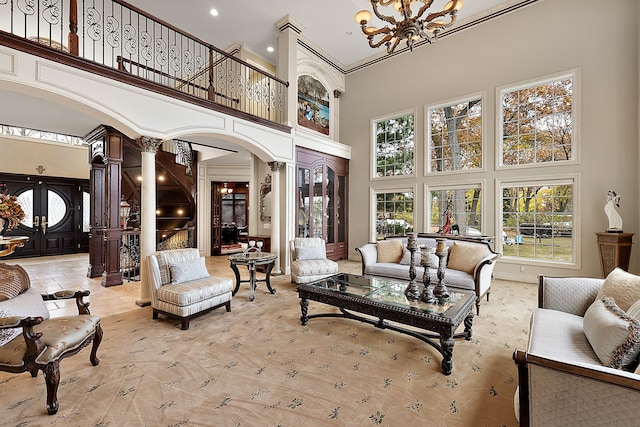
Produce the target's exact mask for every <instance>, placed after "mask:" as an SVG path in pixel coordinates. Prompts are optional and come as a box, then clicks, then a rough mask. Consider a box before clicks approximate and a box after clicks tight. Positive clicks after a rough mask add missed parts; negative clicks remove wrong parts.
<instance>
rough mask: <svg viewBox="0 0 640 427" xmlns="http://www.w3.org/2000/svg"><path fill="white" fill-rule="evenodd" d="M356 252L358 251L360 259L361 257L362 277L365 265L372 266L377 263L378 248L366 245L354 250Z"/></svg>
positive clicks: (372, 244)
mask: <svg viewBox="0 0 640 427" xmlns="http://www.w3.org/2000/svg"><path fill="white" fill-rule="evenodd" d="M356 251H358V252H359V253H360V257H362V275H363V276H364V270H365V267H366V266H367V265H373V264H375V263H376V262H377V261H378V247H377V246H376V244H375V243H367V244H365V245H363V246H360V247H359V248H356Z"/></svg>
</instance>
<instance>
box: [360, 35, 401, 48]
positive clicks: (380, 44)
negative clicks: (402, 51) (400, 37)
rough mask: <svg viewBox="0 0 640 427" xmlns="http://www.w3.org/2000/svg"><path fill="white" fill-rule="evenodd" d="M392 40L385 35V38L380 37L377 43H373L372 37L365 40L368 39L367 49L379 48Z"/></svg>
mask: <svg viewBox="0 0 640 427" xmlns="http://www.w3.org/2000/svg"><path fill="white" fill-rule="evenodd" d="M392 38H393V36H392V35H391V34H387V35H386V36H384V37H382V38H381V39H380V40H378V41H377V42H375V43H374V41H373V36H369V37H367V39H369V47H372V48H377V47H380V46H382V45H383V44H385V43H387V42H388V41H389V40H391V39H392ZM396 44H397V43H396Z"/></svg>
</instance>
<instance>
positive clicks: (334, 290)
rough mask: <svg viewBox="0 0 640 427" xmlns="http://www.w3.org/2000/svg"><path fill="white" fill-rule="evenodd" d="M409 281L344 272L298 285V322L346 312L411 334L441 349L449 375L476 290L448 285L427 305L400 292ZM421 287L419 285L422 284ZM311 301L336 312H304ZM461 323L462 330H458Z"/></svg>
mask: <svg viewBox="0 0 640 427" xmlns="http://www.w3.org/2000/svg"><path fill="white" fill-rule="evenodd" d="M407 284H408V282H403V281H400V280H396V279H389V278H383V277H375V276H358V275H354V274H345V273H339V274H336V275H334V276H330V277H327V278H325V279H322V280H318V281H316V282H311V283H305V284H300V285H298V288H297V289H298V296H299V297H300V308H301V310H302V316H301V317H300V321H301V322H302V324H303V325H306V324H307V322H308V320H309V319H313V318H315V317H345V318H347V319H354V320H359V321H361V322H364V323H368V324H371V325H374V326H376V327H378V328H381V329H391V330H393V331H397V332H400V333H403V334H407V335H410V336H412V337H414V338H418V339H419V340H422V341H424V342H426V343H427V344H429V345H431V346H432V347H434V348H435V349H436V350H438V351H439V352H440V354H442V356H443V357H442V372H443V373H444V374H445V375H449V374H451V370H452V369H453V361H452V359H453V344H454V338H460V337H464V338H465V339H466V340H470V339H471V325H472V323H473V304H474V302H475V299H476V295H475V292H473V291H466V290H452V289H449V294H450V296H449V298H448V299H447V300H446V301H445V300H443V301H440V302H438V303H435V304H428V303H424V302H421V301H419V300H417V301H416V300H409V299H407V297H406V296H405V295H404V290H405V288H406V287H407ZM419 287H420V289H421V290H422V289H423V287H422V285H421V284H420V285H419ZM309 300H312V301H318V302H321V303H324V304H327V305H331V306H334V307H338V309H339V310H340V313H335V312H333V313H320V314H313V315H308V314H307V312H308V307H309ZM352 312H358V313H361V314H363V315H366V316H361V315H357V314H354V313H352ZM390 322H393V323H390ZM463 322H464V332H459V333H456V330H457V329H458V326H460V324H461V323H463ZM398 324H401V325H408V326H411V327H413V328H415V329H409V328H406V327H403V326H400V325H398ZM420 329H422V330H424V331H425V332H423V331H421V330H420Z"/></svg>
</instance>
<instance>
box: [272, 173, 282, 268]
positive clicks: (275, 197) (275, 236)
mask: <svg viewBox="0 0 640 427" xmlns="http://www.w3.org/2000/svg"><path fill="white" fill-rule="evenodd" d="M269 167H270V168H271V172H273V173H272V174H271V194H272V195H271V199H272V200H271V252H273V253H274V254H277V255H278V260H277V262H276V265H275V266H274V267H273V270H272V272H271V273H272V274H282V270H281V269H280V260H281V258H282V256H281V254H280V222H281V221H282V219H283V218H282V216H281V215H280V171H281V170H282V168H283V167H284V163H283V162H269Z"/></svg>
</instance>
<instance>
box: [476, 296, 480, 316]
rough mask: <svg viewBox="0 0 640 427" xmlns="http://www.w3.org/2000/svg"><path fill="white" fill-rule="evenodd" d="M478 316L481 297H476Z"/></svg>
mask: <svg viewBox="0 0 640 427" xmlns="http://www.w3.org/2000/svg"><path fill="white" fill-rule="evenodd" d="M476 316H480V298H476Z"/></svg>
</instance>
